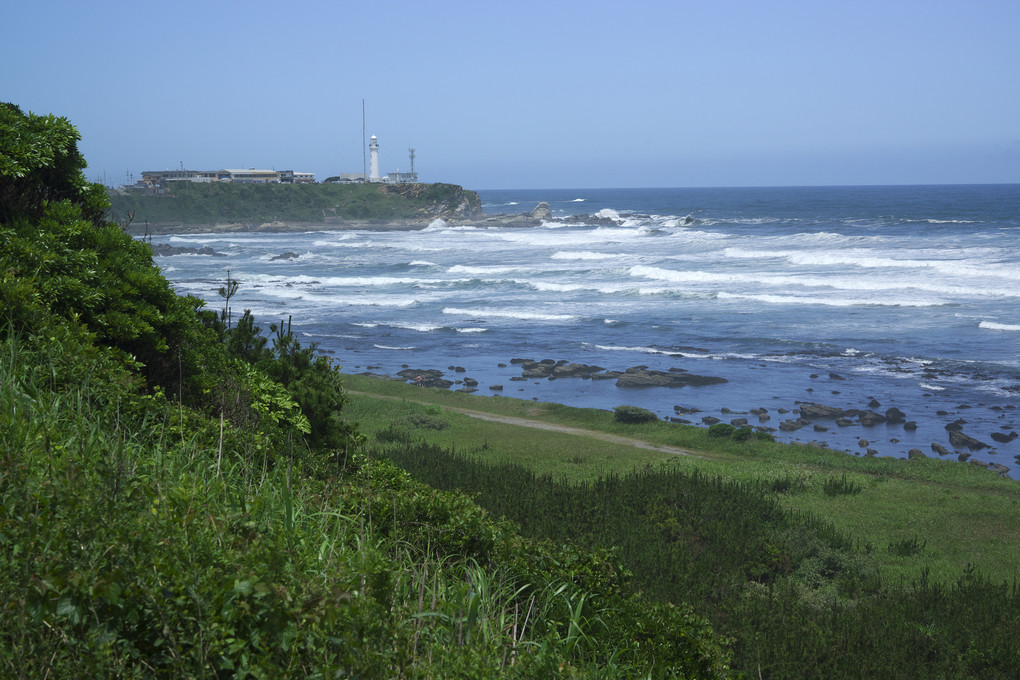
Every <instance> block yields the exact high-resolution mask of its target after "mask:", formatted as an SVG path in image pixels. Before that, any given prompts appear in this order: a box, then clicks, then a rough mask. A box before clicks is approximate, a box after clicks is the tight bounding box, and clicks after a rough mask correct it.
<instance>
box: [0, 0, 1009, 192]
mask: <svg viewBox="0 0 1020 680" xmlns="http://www.w3.org/2000/svg"><path fill="white" fill-rule="evenodd" d="M0 16H2V17H3V23H4V24H5V25H6V28H5V30H4V31H3V33H4V37H3V40H2V41H0V101H10V102H13V103H15V104H18V105H19V106H20V107H21V108H22V109H23V110H26V111H31V112H33V113H37V114H50V113H52V114H54V115H58V116H64V117H66V118H68V119H69V120H70V121H71V122H72V123H74V124H75V125H76V126H77V128H78V130H79V132H80V133H81V135H82V141H81V142H80V144H79V148H80V149H81V151H82V152H83V153H84V155H85V157H86V159H87V161H88V163H89V166H88V169H87V171H86V174H87V176H88V177H89V179H93V180H98V181H105V182H106V183H107V184H110V185H115V184H123V183H130V182H133V181H134V180H136V179H138V178H139V177H140V174H141V172H142V171H143V170H164V169H175V168H180V167H181V166H183V167H185V168H187V169H195V170H212V169H221V168H247V167H257V168H275V169H279V170H284V169H287V170H296V171H302V172H314V173H315V174H316V177H317V179H319V180H322V179H325V178H326V177H329V176H331V175H336V174H338V173H341V172H361V171H362V169H363V167H364V161H363V158H364V154H363V134H362V111H363V106H362V104H363V102H364V113H365V121H366V134H367V135H368V136H371V135H376V136H377V137H378V139H379V145H380V166H381V168H380V169H381V171H382V172H383V173H386V172H390V171H395V170H401V171H407V170H408V169H409V166H410V163H409V160H408V148H409V147H411V146H413V147H415V149H416V158H415V170H416V171H417V172H418V173H419V175H420V177H421V179H422V181H426V182H450V183H454V184H460V185H462V186H464V187H466V188H469V189H478V190H484V189H543V188H628V187H706V186H811V185H822V186H824V185H862V184H863V185H871V184H967V183H1016V182H1020V38H1018V37H1017V36H1018V34H1020V2H1017V1H1016V0H957V1H952V2H949V1H943V0H917V1H915V0H856V1H854V2H850V1H849V0H844V1H841V2H835V1H830V0H804V1H796V0H771V1H769V2H763V1H761V0H746V1H737V0H668V1H661V2H660V1H658V0H655V1H651V0H649V1H646V0H631V1H630V2H619V1H615V2H606V1H603V0H584V1H578V2H564V1H557V0H543V1H541V2H532V1H530V0H517V1H515V2H506V1H505V0H502V1H499V2H492V1H490V0H470V1H467V2H460V1H445V0H431V1H430V2H422V1H421V0H418V1H416V2H411V1H406V0H390V1H389V2H349V1H347V0H332V1H319V0H304V1H302V2H288V1H285V0H279V1H278V2H267V1H264V0H248V1H246V2H239V1H233V0H205V1H204V2H195V1H193V0H178V1H177V2H172V3H165V2H160V3H143V2H137V1H135V2H120V1H119V0H99V1H98V2H91V3H86V2H81V0H73V1H63V0H59V1H58V0H33V1H32V2H15V1H14V0H7V2H5V3H4V8H3V10H2V12H0Z"/></svg>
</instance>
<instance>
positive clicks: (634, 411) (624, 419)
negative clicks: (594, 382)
mask: <svg viewBox="0 0 1020 680" xmlns="http://www.w3.org/2000/svg"><path fill="white" fill-rule="evenodd" d="M613 411H614V415H613V419H614V420H616V422H618V423H628V424H639V423H651V422H655V421H657V420H658V419H659V416H657V415H655V414H654V413H652V412H651V411H649V410H648V409H646V408H641V407H640V406H617V407H615V408H614V409H613Z"/></svg>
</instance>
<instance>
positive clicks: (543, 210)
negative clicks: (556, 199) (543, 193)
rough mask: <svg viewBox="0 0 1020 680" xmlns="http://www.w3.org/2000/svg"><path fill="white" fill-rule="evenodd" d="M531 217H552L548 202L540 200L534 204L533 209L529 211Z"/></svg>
mask: <svg viewBox="0 0 1020 680" xmlns="http://www.w3.org/2000/svg"><path fill="white" fill-rule="evenodd" d="M531 216H532V218H534V219H536V220H548V219H551V218H552V211H551V210H549V204H548V203H546V202H545V201H542V202H541V203H539V204H538V205H536V206H535V209H534V210H532V211H531Z"/></svg>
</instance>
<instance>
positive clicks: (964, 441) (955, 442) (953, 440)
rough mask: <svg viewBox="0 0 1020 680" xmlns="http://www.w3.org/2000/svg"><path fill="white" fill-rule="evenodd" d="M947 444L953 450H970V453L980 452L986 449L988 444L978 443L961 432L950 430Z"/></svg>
mask: <svg viewBox="0 0 1020 680" xmlns="http://www.w3.org/2000/svg"><path fill="white" fill-rule="evenodd" d="M949 443H950V444H951V445H952V446H953V447H954V448H957V449H970V450H971V451H980V450H981V449H987V448H988V444H985V443H984V442H981V441H978V440H977V439H974V437H971V436H970V435H967V434H964V433H963V432H962V431H961V430H950V432H949Z"/></svg>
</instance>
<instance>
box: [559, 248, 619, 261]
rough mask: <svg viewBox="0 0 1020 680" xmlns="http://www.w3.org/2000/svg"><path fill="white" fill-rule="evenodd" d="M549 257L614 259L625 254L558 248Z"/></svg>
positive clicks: (560, 258)
mask: <svg viewBox="0 0 1020 680" xmlns="http://www.w3.org/2000/svg"><path fill="white" fill-rule="evenodd" d="M549 257H550V259H553V260H616V259H620V258H622V257H625V256H624V255H620V254H618V253H593V252H591V251H589V250H574V251H571V250H560V251H557V252H555V253H553V254H552V255H550V256H549Z"/></svg>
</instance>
